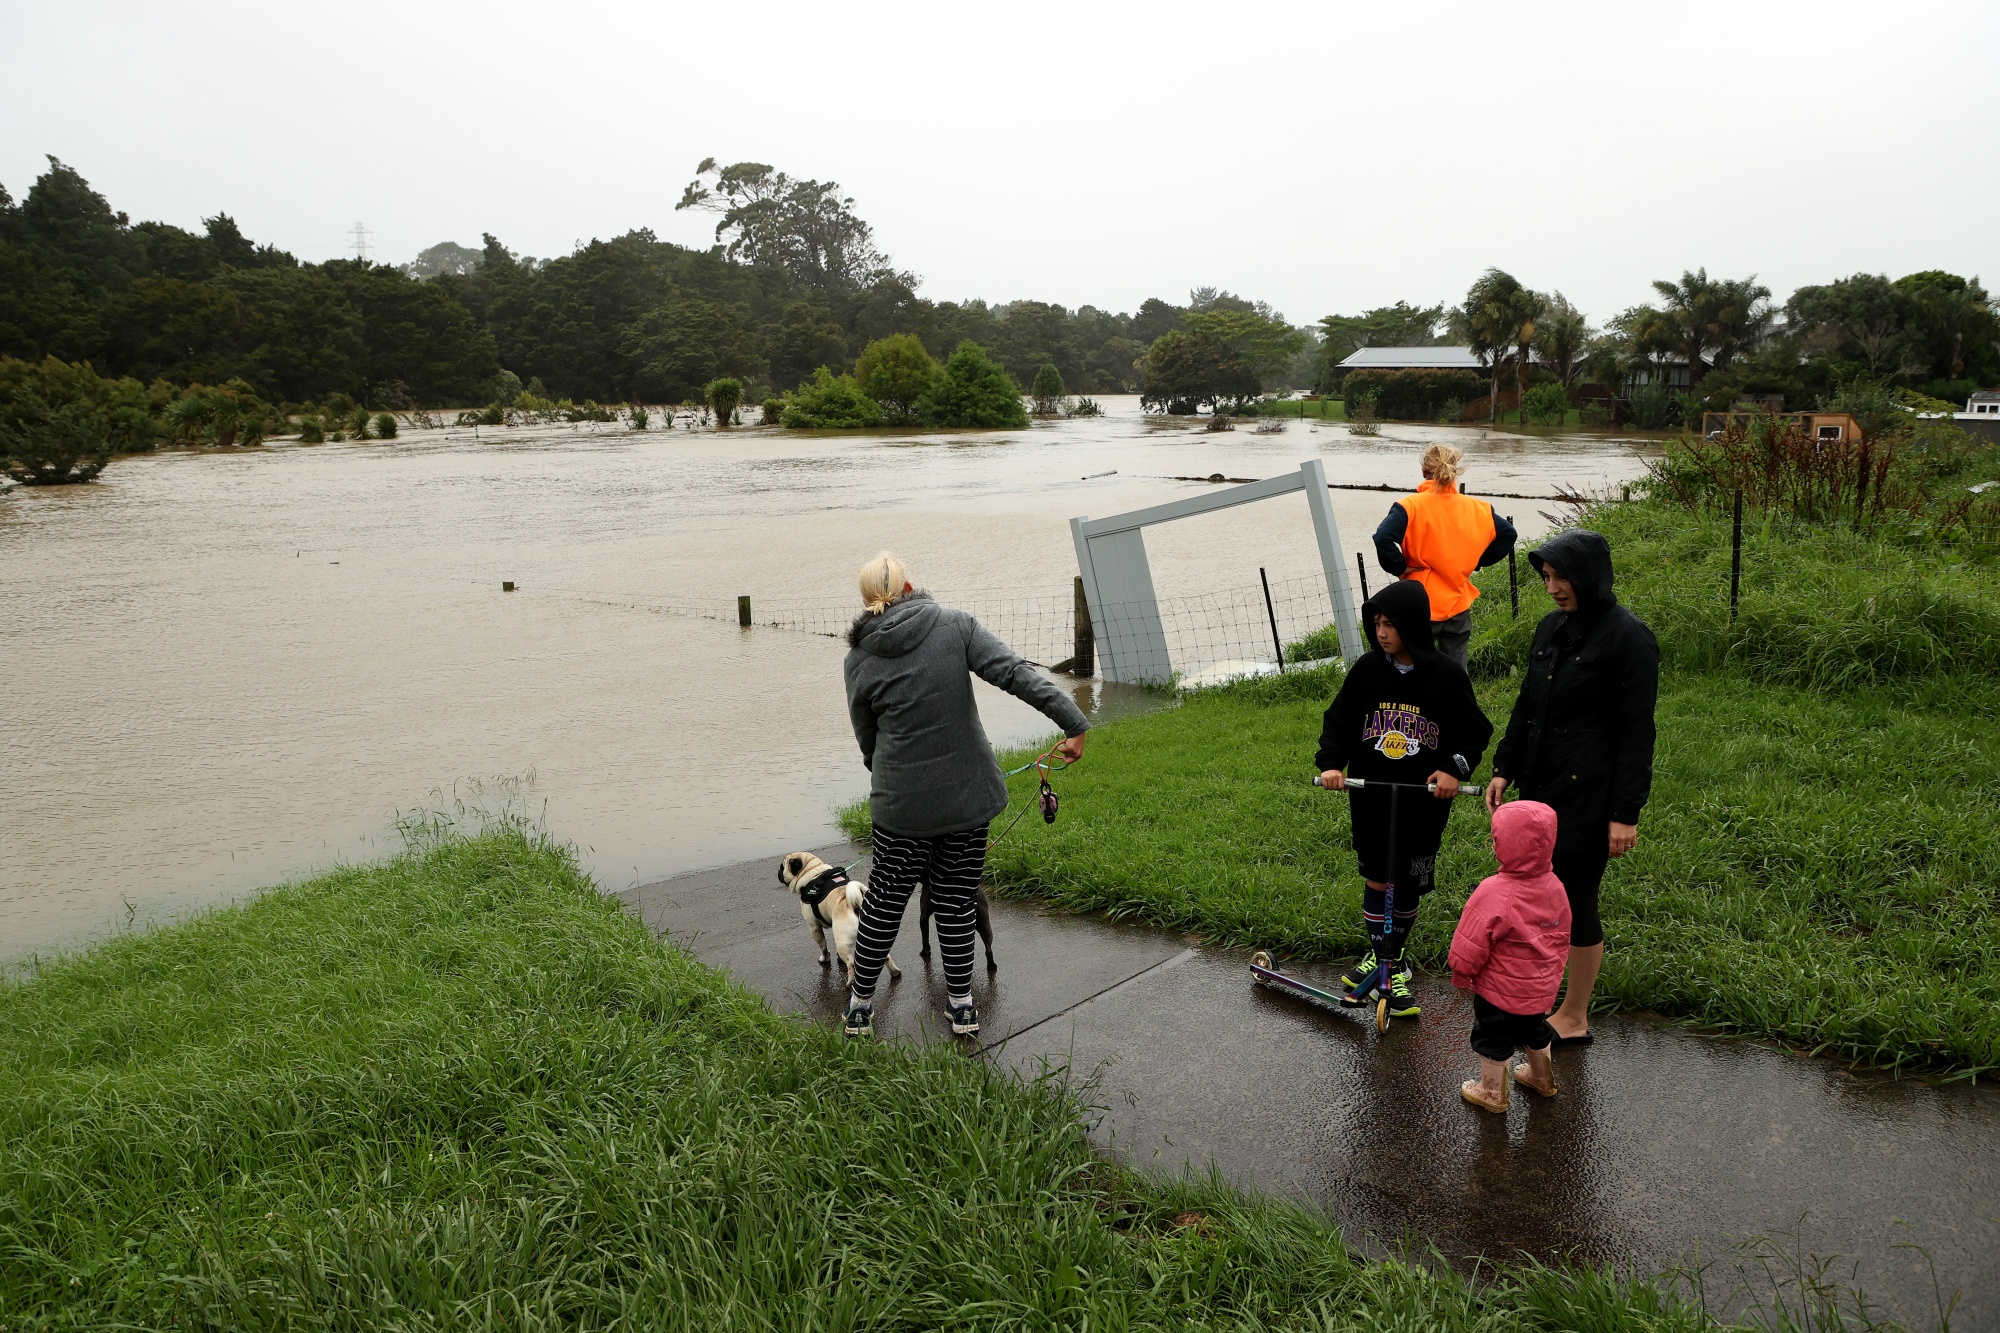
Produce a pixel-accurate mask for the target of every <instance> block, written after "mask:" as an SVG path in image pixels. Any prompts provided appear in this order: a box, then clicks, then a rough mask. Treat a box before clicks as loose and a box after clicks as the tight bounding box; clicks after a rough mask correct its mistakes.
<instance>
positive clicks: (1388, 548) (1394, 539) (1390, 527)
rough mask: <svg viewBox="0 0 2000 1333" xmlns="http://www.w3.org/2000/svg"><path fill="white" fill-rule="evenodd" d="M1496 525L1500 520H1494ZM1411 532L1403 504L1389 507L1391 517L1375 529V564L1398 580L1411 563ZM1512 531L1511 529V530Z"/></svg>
mask: <svg viewBox="0 0 2000 1333" xmlns="http://www.w3.org/2000/svg"><path fill="white" fill-rule="evenodd" d="M1494 521H1495V523H1496V525H1497V523H1498V521H1499V520H1498V519H1497V517H1496V519H1495V520H1494ZM1409 530H1410V511H1409V510H1407V509H1405V508H1403V506H1402V505H1401V504H1392V505H1390V506H1389V516H1388V517H1387V518H1385V519H1383V520H1382V526H1381V527H1379V528H1377V529H1375V563H1376V564H1378V565H1380V566H1382V568H1383V569H1384V570H1385V571H1387V572H1388V573H1391V574H1394V575H1395V576H1396V577H1397V578H1401V577H1403V571H1404V570H1406V569H1408V568H1409V567H1410V562H1409V561H1407V560H1405V559H1404V558H1403V534H1404V533H1406V532H1408V531H1409ZM1510 531H1511V529H1510Z"/></svg>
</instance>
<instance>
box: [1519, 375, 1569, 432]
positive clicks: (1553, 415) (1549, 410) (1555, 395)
mask: <svg viewBox="0 0 2000 1333" xmlns="http://www.w3.org/2000/svg"><path fill="white" fill-rule="evenodd" d="M1521 413H1522V415H1524V416H1525V417H1527V418H1528V420H1530V421H1532V422H1534V423H1535V424H1536V425H1538V426H1560V425H1562V424H1563V419H1564V418H1565V417H1567V416H1568V415H1569V394H1568V392H1567V391H1566V390H1564V388H1563V386H1562V385H1560V384H1557V383H1555V382H1554V381H1553V380H1551V381H1548V382H1546V383H1542V384H1537V385H1536V386H1535V387H1534V388H1532V389H1530V390H1528V392H1527V393H1526V394H1525V395H1523V396H1522V398H1521Z"/></svg>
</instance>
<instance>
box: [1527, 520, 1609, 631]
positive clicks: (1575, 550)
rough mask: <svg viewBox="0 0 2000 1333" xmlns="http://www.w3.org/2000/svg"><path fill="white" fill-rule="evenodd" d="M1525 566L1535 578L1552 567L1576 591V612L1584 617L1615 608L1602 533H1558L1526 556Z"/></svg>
mask: <svg viewBox="0 0 2000 1333" xmlns="http://www.w3.org/2000/svg"><path fill="white" fill-rule="evenodd" d="M1528 563H1529V564H1531V565H1533V566H1534V567H1535V572H1536V573H1537V574H1539V573H1541V572H1542V567H1543V566H1545V565H1554V566H1555V567H1556V572H1557V573H1559V574H1561V575H1562V576H1563V577H1564V578H1566V579H1568V580H1569V583H1570V586H1571V587H1572V588H1575V589H1576V609H1577V610H1578V611H1580V612H1582V613H1583V614H1584V615H1591V614H1594V613H1596V612H1598V611H1603V610H1606V609H1607V608H1610V607H1613V606H1616V605H1618V594H1617V593H1615V592H1613V591H1611V543H1610V542H1608V541H1606V540H1604V535H1603V534H1602V533H1598V532H1592V531H1591V530H1590V529H1589V528H1570V529H1568V530H1567V531H1564V532H1558V533H1557V534H1556V535H1555V536H1553V537H1551V538H1549V539H1548V540H1547V541H1545V542H1543V543H1542V544H1541V545H1540V546H1537V547H1536V548H1535V549H1534V550H1532V551H1530V552H1528Z"/></svg>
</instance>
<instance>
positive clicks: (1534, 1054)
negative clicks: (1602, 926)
mask: <svg viewBox="0 0 2000 1333" xmlns="http://www.w3.org/2000/svg"><path fill="white" fill-rule="evenodd" d="M1555 846H1556V812H1555V811H1554V810H1552V809H1550V808H1549V807H1548V806H1546V805H1543V804H1542V803H1541V802H1540V801H1512V802H1509V803H1508V804H1506V805H1503V806H1501V807H1500V808H1499V809H1498V810H1496V811H1494V812H1493V851H1494V854H1495V855H1497V856H1498V857H1499V858H1500V873H1499V874H1497V875H1489V876H1488V877H1487V878H1485V879H1483V880H1481V881H1480V883H1479V887H1478V888H1476V889H1474V890H1473V891H1472V897H1471V898H1470V899H1469V900H1467V902H1466V904H1465V911H1464V913H1463V914H1462V915H1460V917H1459V918H1458V929H1457V930H1455V931H1453V932H1452V936H1451V984H1452V985H1454V986H1456V987H1458V988H1459V989H1460V990H1469V991H1471V992H1472V1049H1473V1050H1474V1051H1476V1052H1478V1054H1479V1077H1478V1078H1475V1079H1467V1080H1466V1082H1465V1084H1464V1086H1462V1087H1461V1088H1460V1089H1459V1092H1460V1094H1461V1095H1462V1096H1464V1098H1465V1100H1467V1101H1468V1102H1471V1103H1472V1104H1473V1105H1474V1106H1479V1107H1484V1108H1485V1109H1486V1110H1488V1111H1505V1110H1506V1109H1507V1061H1508V1060H1509V1059H1510V1058H1512V1056H1513V1054H1514V1052H1515V1051H1518V1050H1525V1051H1526V1052H1527V1053H1528V1062H1527V1063H1526V1064H1524V1065H1515V1066H1514V1081H1515V1082H1516V1083H1519V1084H1521V1085H1522V1086H1523V1087H1526V1088H1529V1089H1531V1090H1533V1091H1535V1092H1537V1093H1540V1094H1541V1095H1542V1096H1544V1097H1553V1096H1555V1095H1556V1074H1555V1067H1554V1066H1553V1065H1551V1064H1550V1063H1549V1043H1550V1042H1552V1041H1553V1040H1555V1029H1554V1028H1552V1027H1550V1026H1549V1020H1548V1014H1549V1011H1550V1010H1551V1009H1553V1008H1554V1007H1555V1002H1556V991H1557V990H1559V989H1560V988H1561V986H1562V975H1563V965H1564V964H1565V963H1567V962H1568V961H1569V926H1570V918H1569V895H1568V894H1566V893H1564V892H1563V886H1562V881H1561V880H1559V879H1557V878H1556V876H1555V872H1554V871H1553V870H1551V869H1550V868H1549V858H1550V856H1551V855H1552V854H1553V853H1554V851H1555Z"/></svg>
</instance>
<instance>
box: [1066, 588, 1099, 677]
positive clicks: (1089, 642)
mask: <svg viewBox="0 0 2000 1333" xmlns="http://www.w3.org/2000/svg"><path fill="white" fill-rule="evenodd" d="M1075 589H1076V600H1075V607H1076V609H1075V610H1074V611H1073V612H1072V613H1071V614H1072V615H1073V616H1074V617H1075V619H1076V634H1075V638H1074V641H1073V643H1072V647H1073V648H1074V649H1075V656H1074V658H1073V659H1072V660H1073V661H1074V662H1075V665H1074V666H1072V667H1071V668H1070V670H1072V671H1074V672H1075V673H1076V674H1077V675H1079V676H1088V675H1092V674H1094V673H1095V671H1096V668H1097V631H1096V630H1095V629H1093V628H1092V626H1091V623H1090V599H1089V598H1088V597H1086V596H1084V592H1083V575H1081V574H1078V575H1077V576H1076V584H1075Z"/></svg>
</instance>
